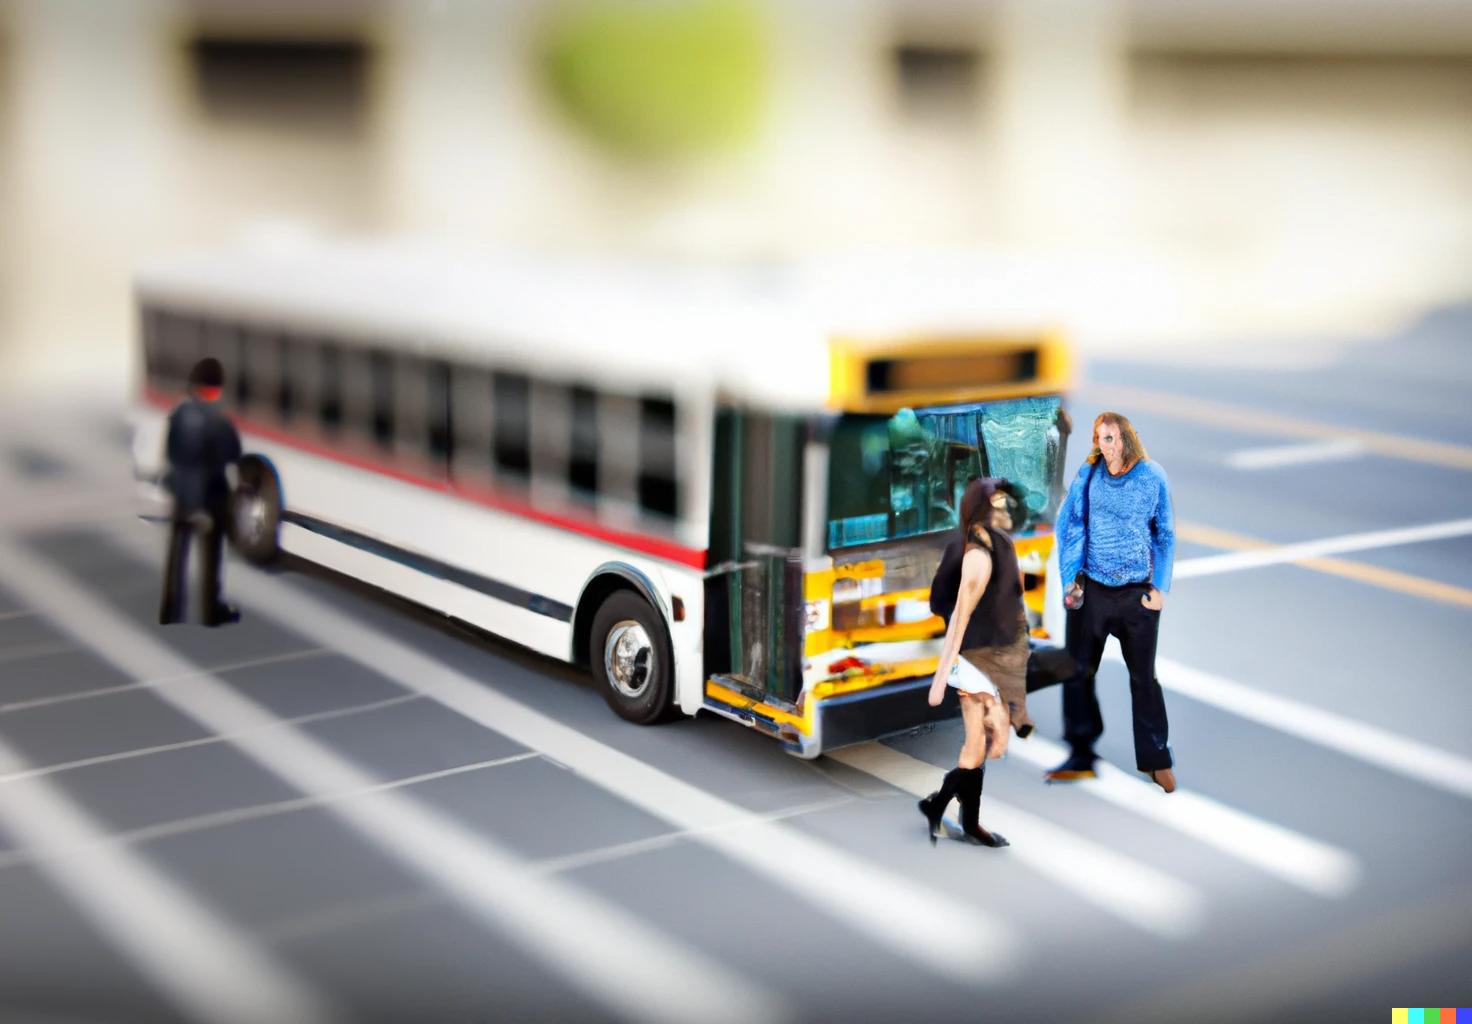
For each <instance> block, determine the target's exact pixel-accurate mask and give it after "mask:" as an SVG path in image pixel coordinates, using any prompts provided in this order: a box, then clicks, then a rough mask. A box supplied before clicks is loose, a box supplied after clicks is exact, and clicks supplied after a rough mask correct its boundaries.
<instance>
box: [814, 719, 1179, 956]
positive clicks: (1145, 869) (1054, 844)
mask: <svg viewBox="0 0 1472 1024" xmlns="http://www.w3.org/2000/svg"><path fill="white" fill-rule="evenodd" d="M826 756H828V757H830V758H832V759H833V760H835V761H838V762H840V763H842V764H846V765H848V766H849V767H850V768H857V769H858V770H859V771H862V772H867V773H868V774H870V775H873V776H874V777H875V778H878V779H882V780H884V781H885V782H888V783H889V784H890V785H892V786H895V787H896V788H898V789H903V790H905V791H906V792H908V793H913V794H915V795H916V796H928V795H929V794H931V793H933V792H935V791H936V790H937V789H938V788H940V782H941V779H942V778H943V777H944V775H945V769H942V768H937V767H935V766H934V765H931V764H927V763H926V762H924V761H921V760H919V759H918V758H914V757H911V756H910V755H909V754H906V753H903V752H901V751H898V750H895V749H894V748H892V747H887V746H885V745H884V744H882V743H864V744H859V745H857V746H852V747H843V748H841V749H838V750H834V751H830V752H829V753H828V754H827V755H826ZM982 807H983V816H984V817H985V819H986V827H987V828H989V829H990V828H995V830H996V831H997V832H1000V833H1001V834H1002V835H1004V836H1005V837H1006V838H1007V840H1008V842H1010V843H1011V844H1012V845H1010V846H1008V847H1007V848H1006V851H1005V853H1006V855H1007V856H1010V857H1013V858H1015V859H1017V860H1018V861H1021V862H1022V863H1023V864H1025V865H1026V866H1027V867H1029V868H1031V869H1032V870H1034V871H1036V872H1037V873H1038V874H1040V875H1043V876H1044V877H1046V878H1048V879H1049V880H1050V881H1052V882H1055V883H1056V884H1058V885H1061V886H1063V887H1064V888H1066V889H1069V890H1070V891H1072V892H1073V893H1074V894H1075V895H1077V896H1079V897H1081V898H1082V899H1084V900H1086V901H1088V902H1089V903H1092V904H1093V905H1094V906H1096V907H1099V908H1101V909H1103V910H1105V911H1107V912H1109V913H1110V914H1113V915H1114V916H1115V917H1118V918H1120V919H1121V920H1124V921H1127V922H1128V923H1130V924H1132V925H1134V926H1135V927H1137V928H1142V929H1144V930H1145V931H1148V932H1152V933H1154V934H1157V935H1162V936H1165V937H1168V938H1183V937H1186V936H1188V935H1190V934H1192V933H1193V932H1195V931H1197V930H1198V929H1199V928H1200V926H1201V923H1202V921H1203V920H1204V917H1205V914H1204V904H1203V901H1202V898H1201V895H1200V894H1199V893H1198V892H1197V891H1196V889H1195V888H1193V887H1192V886H1189V885H1187V884H1186V883H1185V882H1182V881H1180V880H1179V879H1176V878H1173V877H1171V876H1170V875H1168V874H1166V873H1165V872H1163V871H1161V870H1159V869H1158V868H1154V867H1150V866H1149V865H1146V864H1141V863H1139V862H1138V861H1135V860H1132V859H1130V858H1129V857H1126V856H1124V855H1123V854H1120V853H1115V852H1114V851H1113V850H1110V849H1108V848H1107V847H1104V846H1101V845H1100V844H1098V843H1096V842H1094V841H1093V840H1090V839H1085V838H1084V837H1083V836H1080V835H1078V834H1076V833H1074V832H1070V831H1069V830H1068V829H1065V828H1062V827H1060V826H1058V825H1055V824H1053V823H1052V822H1050V821H1047V820H1046V819H1044V818H1039V817H1037V816H1036V815H1033V814H1029V813H1027V812H1026V811H1023V810H1021V809H1020V808H1017V807H1014V806H1012V805H1010V804H1006V803H1003V802H1002V801H1000V800H996V799H993V798H991V797H987V798H986V800H985V802H984V803H983V805H982ZM922 824H923V821H922Z"/></svg>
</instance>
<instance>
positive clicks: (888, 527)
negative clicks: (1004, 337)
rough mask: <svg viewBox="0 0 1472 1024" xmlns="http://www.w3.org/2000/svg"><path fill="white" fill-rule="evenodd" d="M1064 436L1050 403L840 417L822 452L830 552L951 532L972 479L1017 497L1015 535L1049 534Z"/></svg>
mask: <svg viewBox="0 0 1472 1024" xmlns="http://www.w3.org/2000/svg"><path fill="white" fill-rule="evenodd" d="M1068 429H1069V424H1068V419H1067V414H1066V413H1065V412H1064V411H1063V408H1062V400H1061V399H1060V398H1058V397H1056V396H1053V397H1046V398H1016V399H1008V400H1004V401H996V402H984V403H968V404H963V405H950V406H937V407H931V408H925V409H901V410H900V411H899V412H898V413H896V414H895V415H893V416H882V415H880V416H876V415H858V414H849V415H844V416H842V417H840V418H839V419H838V421H837V423H836V424H835V425H834V429H833V434H832V438H831V440H830V447H829V476H828V547H829V549H830V550H835V549H838V548H846V547H854V546H856V545H860V544H874V543H877V542H880V541H886V540H896V539H899V538H902V537H912V536H918V535H922V534H930V533H938V532H940V531H943V530H947V529H951V528H953V527H955V526H956V525H957V519H958V516H959V508H960V504H961V495H962V493H963V492H964V491H965V489H966V484H967V483H968V482H969V481H970V480H971V479H972V478H973V477H978V476H997V477H1006V478H1007V479H1008V480H1010V481H1012V482H1013V483H1015V484H1017V485H1018V486H1019V487H1021V488H1022V491H1023V493H1024V495H1025V505H1026V509H1027V520H1026V522H1024V523H1019V524H1017V528H1016V529H1015V531H1014V532H1016V533H1025V532H1027V531H1029V530H1032V529H1035V528H1037V527H1038V526H1051V525H1052V522H1053V518H1054V516H1055V515H1056V514H1057V511H1058V507H1059V505H1060V504H1062V499H1063V489H1062V477H1061V475H1060V474H1061V467H1062V462H1063V447H1064V444H1065V443H1066V436H1067V433H1068Z"/></svg>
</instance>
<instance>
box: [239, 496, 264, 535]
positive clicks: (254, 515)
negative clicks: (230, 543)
mask: <svg viewBox="0 0 1472 1024" xmlns="http://www.w3.org/2000/svg"><path fill="white" fill-rule="evenodd" d="M236 520H237V521H236V525H237V526H238V527H240V533H241V536H243V537H244V538H245V540H246V542H247V543H250V544H254V543H256V542H257V541H259V540H260V539H261V536H262V535H263V534H264V533H265V532H266V503H265V501H263V500H262V499H261V496H260V495H259V494H252V495H251V496H250V497H249V498H247V499H246V500H245V501H243V502H242V503H241V505H240V513H239V515H238V516H237V517H236Z"/></svg>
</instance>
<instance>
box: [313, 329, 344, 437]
mask: <svg viewBox="0 0 1472 1024" xmlns="http://www.w3.org/2000/svg"><path fill="white" fill-rule="evenodd" d="M321 355H322V365H321V374H322V376H321V382H322V387H321V390H320V392H319V394H318V397H319V398H320V399H321V403H320V407H319V410H318V418H319V419H320V420H321V423H322V426H323V427H324V428H325V429H326V430H328V431H330V432H332V433H333V434H336V433H337V432H338V431H339V430H341V429H342V351H341V350H340V349H339V348H338V347H337V345H335V344H333V343H332V342H330V341H329V342H324V343H323V344H322V347H321Z"/></svg>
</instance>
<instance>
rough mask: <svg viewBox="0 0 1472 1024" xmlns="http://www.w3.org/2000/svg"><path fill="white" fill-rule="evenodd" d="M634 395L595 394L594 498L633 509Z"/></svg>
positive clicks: (636, 407)
mask: <svg viewBox="0 0 1472 1024" xmlns="http://www.w3.org/2000/svg"><path fill="white" fill-rule="evenodd" d="M640 408H641V406H640V403H639V400H638V399H637V398H632V397H629V396H627V395H614V394H609V393H607V392H604V393H602V394H600V395H599V396H598V499H599V501H600V502H602V503H605V504H607V505H611V506H614V507H622V508H624V509H626V510H628V511H629V512H633V511H634V510H635V509H637V508H638V505H639V410H640Z"/></svg>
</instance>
